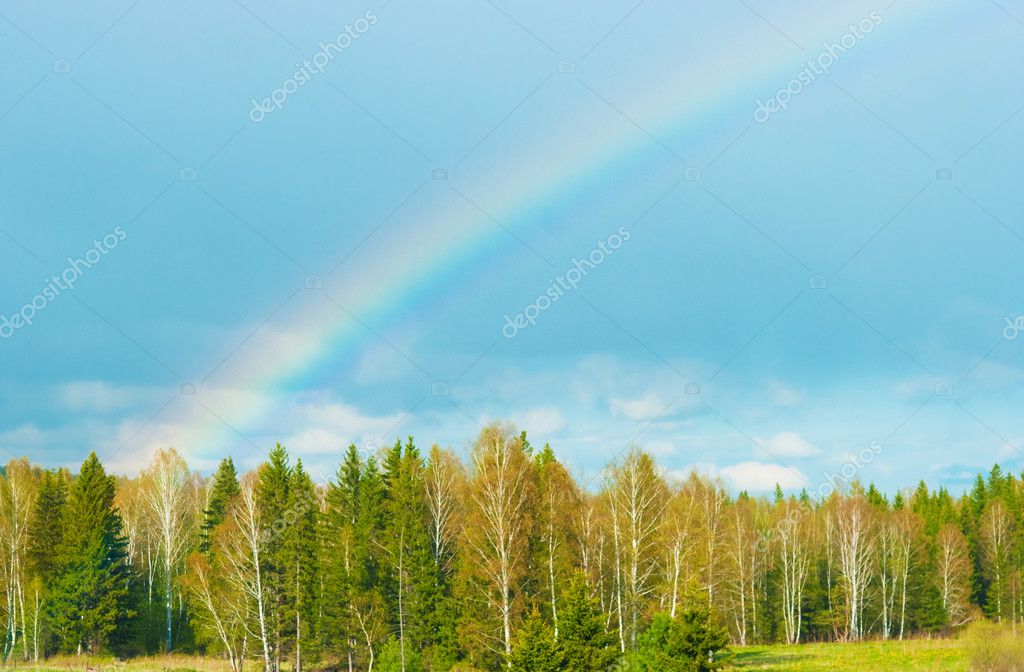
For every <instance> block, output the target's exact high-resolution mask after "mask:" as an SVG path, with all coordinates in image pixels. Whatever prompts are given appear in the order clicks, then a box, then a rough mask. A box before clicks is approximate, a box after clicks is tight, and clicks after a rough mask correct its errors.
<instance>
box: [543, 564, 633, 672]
mask: <svg viewBox="0 0 1024 672" xmlns="http://www.w3.org/2000/svg"><path fill="white" fill-rule="evenodd" d="M560 623H561V626H560V630H559V637H558V645H557V646H558V650H559V652H560V653H561V663H562V668H561V669H563V670H565V671H566V672H590V670H607V669H610V668H611V667H612V665H613V664H614V663H615V661H617V660H618V659H619V655H620V652H619V647H618V638H617V637H616V636H615V634H614V633H611V632H608V631H607V630H606V629H605V626H604V623H605V616H604V614H602V613H601V610H600V608H599V607H598V605H597V602H596V600H594V598H593V597H591V595H590V587H589V586H588V585H587V583H586V581H585V580H584V578H583V577H582V576H577V577H576V578H575V579H574V580H573V582H572V584H571V585H570V587H569V590H568V591H567V592H566V595H565V606H564V608H563V610H562V616H561V619H560Z"/></svg>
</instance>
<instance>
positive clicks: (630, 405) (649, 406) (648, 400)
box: [608, 394, 674, 422]
mask: <svg viewBox="0 0 1024 672" xmlns="http://www.w3.org/2000/svg"><path fill="white" fill-rule="evenodd" d="M672 406H674V404H670V402H666V401H665V400H663V399H661V398H660V397H658V396H657V395H654V394H648V395H645V396H643V397H640V398H639V399H609V400H608V408H609V410H611V412H612V415H614V416H615V417H625V418H628V419H630V420H636V421H637V422H643V421H647V420H653V419H655V418H657V417H659V416H662V415H668V414H670V413H671V411H672Z"/></svg>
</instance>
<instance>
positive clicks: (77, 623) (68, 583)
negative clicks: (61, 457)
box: [49, 453, 132, 653]
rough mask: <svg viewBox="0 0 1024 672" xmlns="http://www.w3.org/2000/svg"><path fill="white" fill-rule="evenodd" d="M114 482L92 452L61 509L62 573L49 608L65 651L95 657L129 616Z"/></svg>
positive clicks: (126, 578)
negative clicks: (90, 654) (63, 515)
mask: <svg viewBox="0 0 1024 672" xmlns="http://www.w3.org/2000/svg"><path fill="white" fill-rule="evenodd" d="M114 492H115V480H114V478H113V477H111V476H107V474H106V472H105V471H104V470H103V465H102V464H100V461H99V459H98V458H97V457H96V453H90V455H89V457H88V458H87V459H86V460H85V462H83V463H82V468H81V470H80V472H79V474H78V477H77V478H76V479H75V481H74V483H73V484H72V486H71V492H70V497H69V500H68V503H67V506H66V507H65V512H66V514H65V520H64V529H65V530H66V535H65V538H64V543H63V544H62V552H61V554H60V555H61V568H60V570H59V572H58V577H57V581H56V584H55V587H54V591H53V597H52V599H51V601H50V604H49V611H50V617H51V621H52V622H53V624H54V629H55V631H56V633H57V635H58V636H59V637H60V645H61V648H62V649H63V650H64V651H68V652H72V651H75V652H81V651H83V650H84V651H89V652H90V653H97V652H99V651H100V650H102V649H104V648H105V647H107V646H109V644H110V642H111V638H112V635H113V634H114V632H115V629H116V628H118V626H119V625H120V626H124V625H125V621H126V619H127V618H128V617H130V616H131V615H132V614H131V613H130V612H129V611H128V609H127V607H126V604H127V597H128V568H127V564H126V553H125V546H126V542H125V539H124V538H123V537H122V535H121V517H120V515H119V514H118V512H117V511H116V510H115V509H114V508H113V504H114Z"/></svg>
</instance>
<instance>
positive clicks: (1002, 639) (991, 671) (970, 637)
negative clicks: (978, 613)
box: [964, 621, 1024, 672]
mask: <svg viewBox="0 0 1024 672" xmlns="http://www.w3.org/2000/svg"><path fill="white" fill-rule="evenodd" d="M964 640H965V641H966V643H967V650H968V651H969V652H970V657H971V670H972V672H1024V638H1022V637H1021V636H1018V635H1015V634H1014V633H1013V630H1011V629H1010V628H1009V627H1008V626H1005V625H997V624H995V623H992V622H989V621H977V622H975V623H974V624H972V625H971V627H970V628H968V630H967V632H966V633H965V634H964Z"/></svg>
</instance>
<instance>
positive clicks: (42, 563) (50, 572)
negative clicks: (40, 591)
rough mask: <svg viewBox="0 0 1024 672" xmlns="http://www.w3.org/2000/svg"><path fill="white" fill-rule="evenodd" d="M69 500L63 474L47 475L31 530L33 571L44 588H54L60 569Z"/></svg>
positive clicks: (29, 538)
mask: <svg viewBox="0 0 1024 672" xmlns="http://www.w3.org/2000/svg"><path fill="white" fill-rule="evenodd" d="M67 500H68V485H67V481H66V480H65V479H64V478H63V476H62V475H61V474H59V473H55V472H52V471H44V472H43V476H42V479H41V480H40V482H39V492H38V495H37V496H36V503H35V507H34V509H33V511H32V519H31V521H30V522H29V529H28V561H29V568H30V569H31V571H32V573H33V574H35V575H36V576H38V577H39V578H40V580H41V581H42V583H43V585H44V586H50V585H53V582H54V580H55V579H56V577H57V572H58V570H59V569H60V555H59V553H58V552H57V551H58V549H60V547H61V544H62V542H63V540H64V537H65V530H64V522H65V515H66V514H65V512H64V507H65V506H66V505H67Z"/></svg>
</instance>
